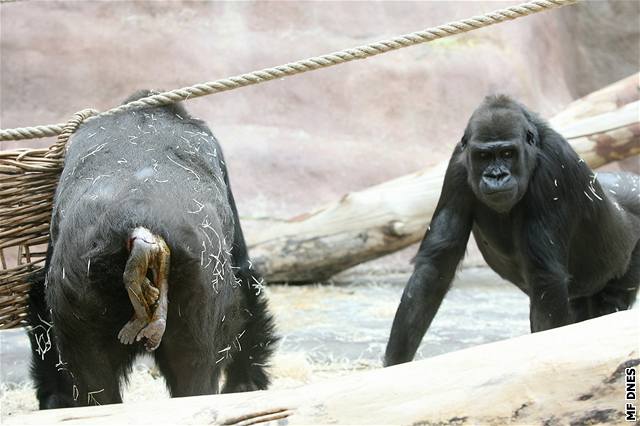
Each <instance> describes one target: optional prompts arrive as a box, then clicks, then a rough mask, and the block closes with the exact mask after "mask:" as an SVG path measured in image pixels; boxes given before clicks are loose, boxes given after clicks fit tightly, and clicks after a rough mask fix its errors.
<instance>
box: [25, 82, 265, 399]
mask: <svg viewBox="0 0 640 426" xmlns="http://www.w3.org/2000/svg"><path fill="white" fill-rule="evenodd" d="M148 94H149V92H140V93H138V94H136V95H134V96H133V97H132V98H130V99H128V100H127V101H130V100H133V99H136V98H140V97H143V96H146V95H148ZM141 228H142V229H144V230H148V231H150V233H151V234H154V235H157V236H158V237H159V239H160V240H161V241H163V242H166V245H167V246H168V250H170V252H171V257H170V264H169V268H168V306H167V312H166V330H165V331H164V335H163V336H162V339H161V342H157V343H158V344H159V346H158V347H157V349H155V346H156V345H148V344H147V350H153V352H152V354H153V356H154V358H155V360H156V362H157V364H158V367H159V369H160V371H161V372H162V374H163V375H164V377H165V380H166V382H167V386H168V388H169V391H170V393H171V395H172V396H189V395H199V394H210V393H216V392H218V390H219V389H218V384H219V381H220V379H221V373H225V374H224V375H223V376H224V377H225V378H226V380H225V386H224V388H223V391H224V392H233V391H242V390H253V389H264V388H266V386H267V385H268V383H269V380H268V377H267V375H266V373H265V370H264V365H265V363H266V362H267V360H268V358H269V356H270V354H271V351H272V349H271V347H270V345H271V344H272V343H273V342H274V341H275V338H274V336H273V320H272V317H271V316H270V315H269V313H268V311H267V306H266V301H265V300H264V296H262V295H260V286H261V282H262V280H261V278H260V277H259V276H258V274H257V273H256V272H255V271H253V270H252V269H251V263H250V261H249V258H248V254H247V249H246V245H245V241H244V237H243V235H242V230H241V228H240V223H239V219H238V215H237V211H236V206H235V202H234V199H233V195H232V193H231V189H230V186H229V179H228V176H227V172H226V166H225V163H224V159H223V156H222V151H221V149H220V146H219V144H218V143H217V141H216V139H215V138H214V136H213V135H212V133H211V131H210V130H209V129H208V128H207V126H206V125H205V124H204V123H203V122H201V121H198V120H195V119H193V118H191V117H190V116H189V115H188V113H187V112H186V111H185V110H184V109H183V108H182V107H181V106H176V105H173V106H166V107H160V108H149V109H144V110H140V111H133V112H127V113H122V114H117V115H113V116H103V117H98V118H96V119H94V120H91V121H90V122H88V123H86V124H84V125H82V126H81V127H80V128H79V129H78V131H77V132H76V133H75V134H74V135H73V137H72V138H71V141H70V146H69V148H68V152H67V155H66V161H65V166H64V170H63V173H62V176H61V178H60V182H59V185H58V189H57V191H56V195H55V199H54V209H53V217H52V222H51V239H50V244H49V249H48V255H47V263H46V265H45V270H46V282H45V287H46V290H45V291H44V292H42V290H41V289H38V286H37V285H34V289H33V291H32V294H31V299H32V301H31V313H30V321H31V326H32V327H33V332H32V334H33V335H34V336H33V338H32V346H33V347H34V356H33V367H32V372H33V375H34V379H35V382H36V385H37V387H38V397H39V400H40V405H41V408H54V407H57V406H65V405H70V404H78V405H88V404H91V403H99V404H104V403H115V402H120V401H121V396H120V386H121V384H122V382H123V380H126V376H127V374H128V373H129V371H130V368H131V363H132V361H133V359H134V358H135V356H136V355H137V354H139V353H141V352H142V351H143V350H144V346H143V344H144V343H145V340H146V339H145V338H144V336H143V335H139V336H138V338H137V340H136V341H134V339H133V338H131V339H122V340H123V341H124V343H121V342H120V341H119V340H118V334H119V331H120V330H121V329H122V328H123V326H124V325H125V324H127V322H128V321H129V319H131V318H132V315H133V308H132V303H131V302H130V300H129V296H128V295H127V289H125V285H124V284H123V274H124V273H125V266H126V265H127V261H128V259H129V258H130V256H133V255H132V254H131V253H133V249H132V242H133V241H134V240H135V238H136V235H150V234H149V233H143V234H140V233H139V232H138V231H139V229H141ZM135 230H138V231H135ZM134 231H135V232H137V233H138V234H135V233H134ZM129 250H131V253H130V252H129ZM144 265H146V263H145V264H144ZM143 269H145V270H146V267H143ZM145 270H143V271H142V275H141V277H142V279H143V280H145V281H146V283H147V284H149V283H154V282H157V281H158V279H159V278H158V276H157V271H155V270H151V268H150V269H149V271H146V275H147V278H145V277H144V275H145ZM151 287H153V286H147V288H149V289H153V288H151ZM43 294H46V302H45V301H43V300H42V297H43ZM156 294H157V291H156ZM151 302H153V300H151ZM49 314H50V316H49ZM43 323H47V324H51V323H52V324H53V333H52V335H51V337H52V340H51V342H52V345H51V347H50V349H49V351H48V353H41V352H43V351H42V350H38V349H39V348H38V347H37V345H34V343H37V342H36V341H37V340H38V339H37V334H38V333H42V332H43V327H44V326H43ZM131 337H135V333H134V334H133V336H131ZM141 337H142V339H141ZM154 349H155V350H154ZM71 401H72V402H71Z"/></svg>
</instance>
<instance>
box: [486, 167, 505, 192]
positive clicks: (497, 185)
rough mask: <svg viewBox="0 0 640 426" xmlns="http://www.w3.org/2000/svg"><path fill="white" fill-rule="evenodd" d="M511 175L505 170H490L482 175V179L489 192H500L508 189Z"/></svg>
mask: <svg viewBox="0 0 640 426" xmlns="http://www.w3.org/2000/svg"><path fill="white" fill-rule="evenodd" d="M510 177H511V175H509V173H505V172H488V173H485V174H483V175H482V180H483V182H484V184H485V185H486V189H487V190H488V191H489V192H499V191H502V190H506V189H507V188H505V186H507V184H508V182H509V181H510V180H511V179H510Z"/></svg>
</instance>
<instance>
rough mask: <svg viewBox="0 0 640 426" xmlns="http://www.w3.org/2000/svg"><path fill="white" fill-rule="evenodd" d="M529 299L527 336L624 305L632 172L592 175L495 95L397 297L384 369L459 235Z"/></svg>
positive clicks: (633, 287)
mask: <svg viewBox="0 0 640 426" xmlns="http://www.w3.org/2000/svg"><path fill="white" fill-rule="evenodd" d="M471 231H473V235H474V237H475V239H476V241H477V242H478V247H479V248H480V251H481V252H482V255H483V256H484V259H485V260H486V262H487V263H488V264H489V266H491V268H492V269H493V270H494V271H496V272H497V273H498V274H499V275H500V276H501V277H503V278H504V279H507V280H509V281H511V282H512V283H514V284H515V285H516V286H518V287H519V288H520V289H521V290H522V291H524V292H525V293H526V294H527V295H528V296H529V300H530V323H531V330H532V331H534V332H535V331H540V330H547V329H549V328H553V327H558V326H562V325H565V324H569V323H571V322H577V321H582V320H585V319H589V318H594V317H597V316H600V315H605V314H608V313H611V312H616V311H618V310H621V309H627V308H629V307H630V306H631V304H632V303H633V301H634V300H635V297H636V293H637V290H638V285H639V284H640V244H639V242H638V241H639V240H640V177H639V176H636V175H633V174H628V173H627V174H625V173H615V174H614V173H606V174H605V173H600V174H598V175H597V176H596V174H595V173H593V172H592V171H591V170H590V169H589V167H587V165H586V164H585V163H584V161H583V160H581V159H580V158H578V156H577V154H576V153H575V151H573V149H572V148H571V146H570V145H569V144H568V143H567V141H566V140H565V139H564V138H563V137H562V136H560V135H559V134H558V133H556V132H555V131H554V130H552V129H551V128H549V127H548V125H547V124H546V123H545V122H544V121H542V120H541V119H540V118H538V117H537V116H536V115H534V114H532V113H531V112H529V111H528V110H527V109H526V108H525V107H524V106H522V105H520V104H519V103H517V102H515V101H513V100H511V99H510V98H508V97H506V96H490V97H487V98H486V99H485V100H484V102H483V103H482V105H480V107H479V108H478V109H477V110H476V111H475V112H474V113H473V115H472V117H471V119H470V121H469V124H468V125H467V128H466V130H465V133H464V136H463V138H462V140H461V141H460V143H459V144H458V145H457V146H456V148H455V150H454V152H453V155H452V157H451V160H450V162H449V167H448V169H447V172H446V175H445V179H444V185H443V188H442V194H441V195H440V200H439V202H438V205H437V207H436V210H435V213H434V215H433V218H432V220H431V226H430V228H429V229H428V230H427V232H426V234H425V236H424V239H423V240H422V243H421V245H420V249H419V251H418V254H417V256H416V259H415V262H416V264H415V270H414V272H413V275H412V276H411V278H410V280H409V282H408V283H407V286H406V288H405V290H404V293H403V295H402V300H401V302H400V306H399V307H398V311H397V312H396V316H395V319H394V321H393V326H392V329H391V336H390V339H389V343H388V345H387V350H386V354H385V365H393V364H398V363H402V362H406V361H410V360H412V359H413V357H414V355H415V352H416V350H417V348H418V345H419V344H420V341H421V340H422V337H423V336H424V333H425V332H426V330H427V328H428V327H429V325H430V324H431V321H432V320H433V317H434V316H435V314H436V311H437V310H438V308H439V306H440V303H441V302H442V299H443V298H444V296H445V294H446V293H447V290H448V289H449V285H450V283H451V280H452V279H453V276H454V274H455V270H456V267H457V266H458V263H459V262H460V259H461V258H462V257H463V255H464V252H465V249H466V246H467V241H468V239H469V234H470V232H471Z"/></svg>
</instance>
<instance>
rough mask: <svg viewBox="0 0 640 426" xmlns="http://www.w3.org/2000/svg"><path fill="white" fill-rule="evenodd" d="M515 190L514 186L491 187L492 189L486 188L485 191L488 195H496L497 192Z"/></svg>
mask: <svg viewBox="0 0 640 426" xmlns="http://www.w3.org/2000/svg"><path fill="white" fill-rule="evenodd" d="M512 190H513V188H512V187H506V188H504V187H503V188H491V189H486V190H485V191H484V193H485V194H486V195H495V194H502V193H505V192H511V191H512Z"/></svg>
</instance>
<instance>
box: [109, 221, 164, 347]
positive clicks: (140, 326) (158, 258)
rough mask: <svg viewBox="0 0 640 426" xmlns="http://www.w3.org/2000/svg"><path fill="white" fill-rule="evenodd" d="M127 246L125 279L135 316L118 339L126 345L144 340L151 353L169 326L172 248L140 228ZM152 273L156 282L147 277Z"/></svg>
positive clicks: (133, 233)
mask: <svg viewBox="0 0 640 426" xmlns="http://www.w3.org/2000/svg"><path fill="white" fill-rule="evenodd" d="M128 246H129V249H130V255H129V259H128V260H127V265H126V268H125V271H124V276H123V279H124V284H125V287H126V289H127V293H128V294H129V299H130V301H131V305H132V306H133V311H134V313H133V317H132V318H131V320H130V321H129V322H128V323H127V324H125V326H124V327H122V330H120V333H118V339H119V340H120V342H122V343H123V344H125V345H127V344H132V343H133V342H134V341H140V340H141V339H143V338H144V339H146V340H145V347H146V349H147V350H148V351H152V350H155V349H156V348H157V347H158V346H159V345H160V341H161V340H162V335H163V334H164V330H165V327H166V323H167V291H168V282H167V279H168V276H169V248H168V247H167V244H166V243H165V242H164V240H163V239H162V237H160V236H158V235H153V234H152V233H151V232H150V231H149V230H147V229H145V228H141V227H140V228H136V229H134V230H133V232H132V233H131V238H130V239H129V244H128ZM149 272H151V274H152V275H153V280H154V282H153V283H152V282H150V281H149V279H148V278H147V274H148V273H149ZM154 284H155V285H154Z"/></svg>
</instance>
